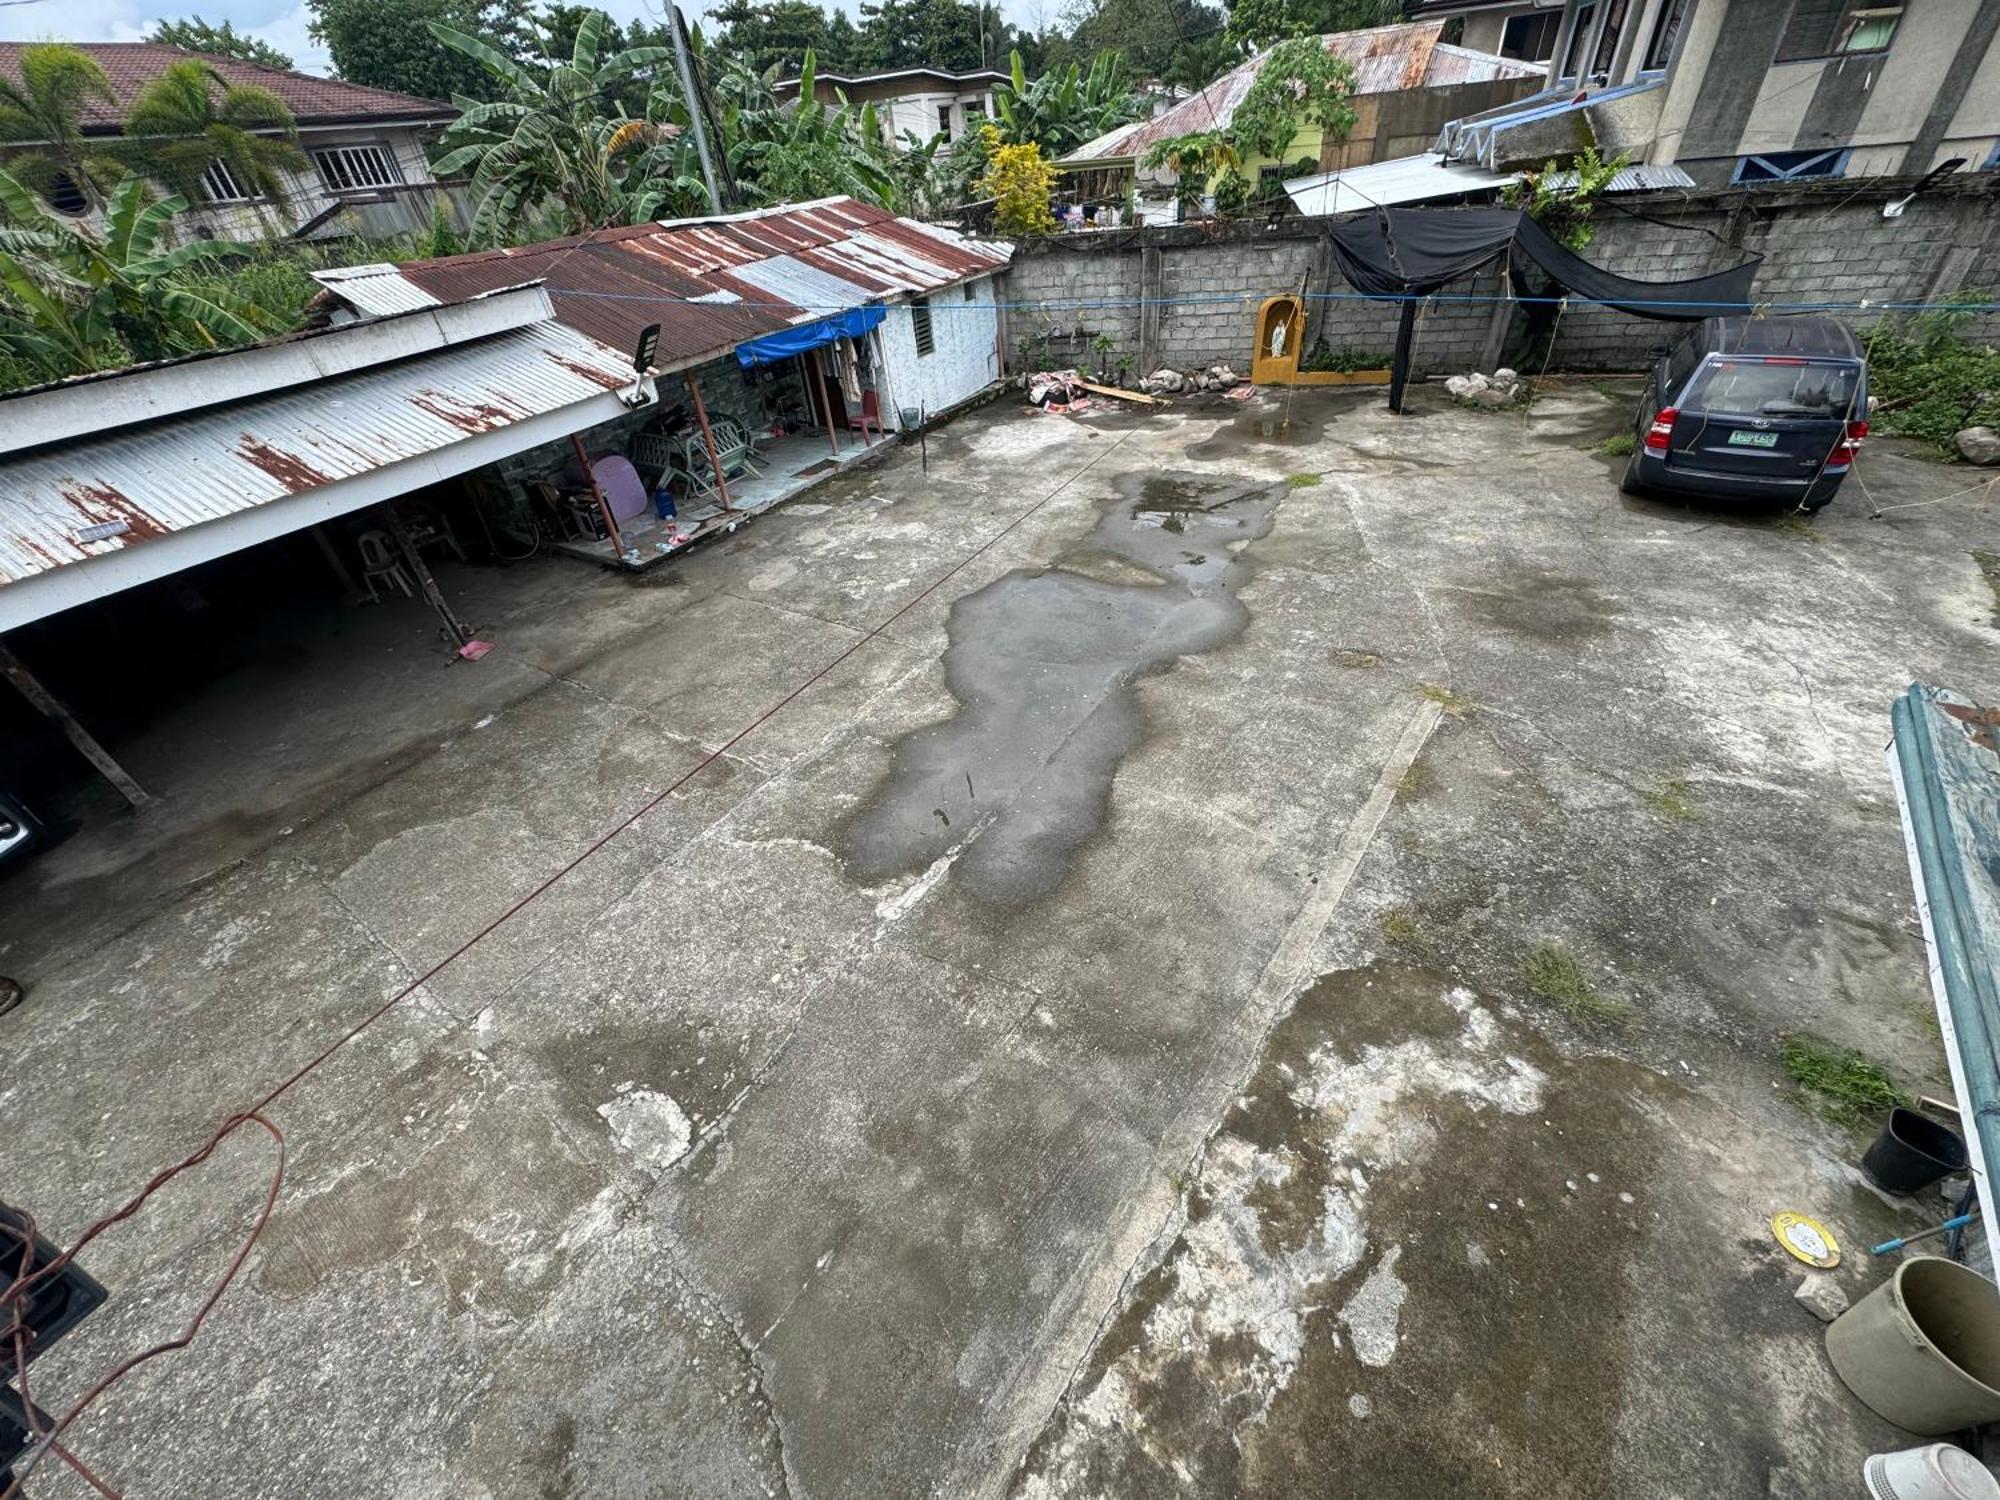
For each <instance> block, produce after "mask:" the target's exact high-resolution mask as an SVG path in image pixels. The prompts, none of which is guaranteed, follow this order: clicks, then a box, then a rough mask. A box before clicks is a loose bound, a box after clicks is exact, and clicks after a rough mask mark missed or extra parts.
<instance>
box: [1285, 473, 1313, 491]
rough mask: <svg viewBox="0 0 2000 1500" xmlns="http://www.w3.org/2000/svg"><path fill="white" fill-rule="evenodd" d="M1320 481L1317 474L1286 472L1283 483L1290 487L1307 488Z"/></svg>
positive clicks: (1296, 488)
mask: <svg viewBox="0 0 2000 1500" xmlns="http://www.w3.org/2000/svg"><path fill="white" fill-rule="evenodd" d="M1319 482H1320V476H1319V475H1317V474H1287V475H1286V476H1285V484H1286V486H1287V487H1288V488H1290V489H1295V490H1309V489H1311V488H1312V487H1313V486H1314V485H1316V484H1318V483H1319Z"/></svg>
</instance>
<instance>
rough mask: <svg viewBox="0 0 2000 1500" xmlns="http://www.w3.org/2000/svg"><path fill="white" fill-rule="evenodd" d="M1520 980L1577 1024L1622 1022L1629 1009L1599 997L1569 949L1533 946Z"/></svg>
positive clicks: (1545, 945)
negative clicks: (1551, 1001)
mask: <svg viewBox="0 0 2000 1500" xmlns="http://www.w3.org/2000/svg"><path fill="white" fill-rule="evenodd" d="M1521 977H1522V978H1523V979H1525V980H1527V982H1528V988H1529V990H1531V991H1532V992H1533V993H1535V994H1537V995H1540V996H1541V997H1542V998H1543V999H1544V1000H1553V1001H1554V1002H1555V1003H1556V1005H1557V1006H1559V1007H1560V1008H1561V1009H1562V1011H1563V1012H1564V1013H1565V1014H1566V1015H1568V1016H1569V1017H1570V1018H1571V1019H1573V1020H1577V1021H1622V1020H1624V1019H1625V1018H1626V1017H1627V1016H1628V1015H1630V1014H1631V1013H1632V1008H1631V1007H1630V1006H1629V1005H1627V1004H1626V1003H1625V1002H1624V1001H1622V1000H1614V999H1613V998H1612V997H1611V996H1609V995H1603V994H1599V993H1598V991H1597V989H1596V987H1595V986H1594V985H1592V984H1591V982H1590V978H1589V976H1588V975H1586V974H1585V973H1584V972H1583V966H1582V965H1581V964H1579V963H1578V962H1577V961H1576V958H1575V955H1573V954H1572V953H1571V952H1570V951H1569V949H1567V948H1565V947H1564V946H1563V945H1562V944H1561V943H1537V944H1535V946H1534V947H1532V948H1530V949H1529V950H1528V956H1527V957H1526V958H1525V959H1523V960H1522V962H1521Z"/></svg>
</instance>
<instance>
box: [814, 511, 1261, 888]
mask: <svg viewBox="0 0 2000 1500" xmlns="http://www.w3.org/2000/svg"><path fill="white" fill-rule="evenodd" d="M1119 492H1120V493H1119V497H1118V498H1117V499H1116V500H1113V501H1110V502H1107V503H1106V504H1105V506H1104V511H1103V515H1102V517H1101V518H1100V519H1099V521H1098V524H1097V527H1096V529H1095V530H1094V531H1093V532H1092V533H1091V535H1090V536H1089V538H1088V539H1087V540H1086V541H1085V542H1083V543H1082V544H1081V546H1080V547H1079V548H1078V549H1077V552H1076V554H1073V556H1074V557H1075V560H1076V561H1077V562H1079V563H1080V564H1081V563H1084V562H1085V561H1086V560H1087V559H1088V560H1091V561H1097V560H1111V561H1114V562H1122V563H1128V564H1131V565H1133V566H1134V567H1136V568H1138V569H1141V570H1143V572H1144V573H1145V574H1147V575H1150V581H1147V582H1133V583H1122V582H1109V581H1106V580H1104V579H1101V578H1095V577H1090V576H1087V575H1086V574H1085V573H1083V572H1079V571H1073V570H1071V569H1069V568H1066V567H1062V566H1057V567H1054V568H1050V569H1047V570H1045V571H1042V572H1035V573H1029V572H1015V573H1009V574H1008V575H1007V576H1006V577H1004V578H1000V579H997V580H995V581H994V582H993V583H991V584H988V585H987V586H986V587H985V588H983V589H980V590H979V591H977V592H976V593H972V594H968V595H966V596H965V597H964V598H962V599H960V600H958V602H957V603H955V604H954V605H953V606H952V609H951V618H950V622H949V625H948V638H949V644H948V645H947V647H946V649H945V656H944V663H945V680H946V682H947V684H948V685H949V686H950V688H951V691H952V695H953V696H954V697H955V698H956V699H957V700H958V703H959V708H958V712H957V713H956V714H955V715H954V716H953V717H952V718H950V719H948V720H946V721H944V722H943V723H939V724H934V725H931V726H929V727H927V728H924V729H921V730H918V731H916V732H915V733H913V734H910V735H908V736H906V737H905V738H904V739H903V740H902V741H901V742H900V743H898V745H897V746H896V750H895V758H894V761H893V763H892V765H891V768H890V771H889V775H888V776H887V777H886V778H885V780H884V781H883V782H882V784H881V785H880V786H879V787H877V789H876V791H875V794H874V795H873V796H872V797H871V798H870V800H869V801H868V803H867V804H866V805H864V806H863V808H862V809H861V811H860V812H859V813H857V814H856V815H855V816H854V817H853V819H851V820H850V822H849V823H848V825H847V827H846V829H845V830H844V832H843V836H842V845H843V847H842V850H841V852H842V855H843V857H844V858H845V859H846V861H847V864H848V868H849V869H850V870H851V871H852V872H853V874H854V876H855V877H856V878H857V879H859V880H862V881H864V882H868V883H874V882H878V881H883V880H887V879H890V878H892V877H895V876H898V875H908V874H914V873H916V872H919V871H923V870H927V869H930V868H932V867H933V866H935V865H937V864H938V863H939V861H943V860H947V859H948V860H950V861H951V867H952V869H953V871H954V873H955V877H956V879H957V880H958V881H959V882H960V883H961V884H962V885H963V886H964V887H965V889H966V890H967V891H969V892H970V893H971V894H972V895H973V896H975V897H977V898H978V899H980V900H982V901H986V902H989V903H993V904H998V905H1010V906H1011V905H1019V904H1021V903H1024V902H1028V901H1032V900H1034V899H1036V898H1037V897H1040V896H1043V895H1046V894H1048V892H1050V891H1052V890H1054V889H1055V887H1056V886H1057V885H1058V884H1060V883H1061V881H1062V878H1063V876H1064V875H1065V874H1066V873H1067V871H1068V869H1069V865H1070V862H1071V860H1072V859H1073V858H1074V857H1075V855H1076V852H1077V851H1078V849H1080V848H1081V847H1082V846H1083V844H1084V843H1085V842H1086V841H1088V840H1089V839H1090V838H1091V837H1092V835H1094V834H1095V833H1096V832H1097V830H1098V828H1099V826H1100V825H1101V824H1102V823H1103V820H1104V814H1105V809H1106V807H1107V805H1108V803H1109V801H1110V794H1111V783H1112V778H1113V777H1114V776H1115V775H1116V774H1117V770H1118V765H1119V762H1120V761H1122V760H1123V759H1124V757H1125V755H1126V754H1127V753H1128V752H1129V751H1131V750H1132V749H1133V748H1134V747H1135V746H1136V745H1137V744H1138V743H1139V742H1140V740H1141V738H1142V737H1143V735H1144V732H1145V726H1144V723H1143V715H1142V714H1141V711H1140V707H1139V700H1138V694H1137V692H1136V690H1135V687H1134V684H1135V683H1136V681H1137V679H1139V678H1140V677H1142V676H1144V675H1146V674H1147V673H1149V672H1156V671H1159V670H1161V669H1163V668H1165V667H1168V666H1170V665H1172V663H1173V662H1175V661H1176V660H1178V659H1179V658H1180V657H1183V656H1189V655H1194V654H1197V653H1200V652H1204V651H1212V650H1214V649H1215V648H1216V647H1218V646H1220V645H1222V644H1224V643H1225V642H1228V641H1230V640H1233V639H1234V638H1235V637H1236V636H1238V635H1239V634H1241V633H1242V631H1243V629H1244V627H1245V626H1246V625H1247V624H1248V623H1249V619H1250V614H1249V611H1248V610H1247V609H1246V608H1245V607H1244V605H1243V603H1242V601H1241V600H1239V599H1238V598H1237V596H1236V595H1237V591H1238V590H1239V589H1240V588H1241V586H1242V585H1243V584H1244V583H1245V582H1246V581H1247V580H1248V578H1249V576H1250V571H1251V565H1250V563H1249V562H1248V560H1247V559H1246V558H1245V557H1244V555H1243V552H1244V549H1245V548H1246V547H1248V546H1249V544H1250V543H1252V542H1254V541H1256V540H1257V539H1258V538H1260V537H1263V536H1265V535H1267V534H1268V533H1269V531H1270V529H1271V524H1272V520H1273V517H1274V515H1275V513H1276V511H1277V508H1278V503H1279V500H1280V498H1281V497H1282V496H1283V494H1284V486H1283V485H1263V484H1257V485H1245V484H1242V483H1241V482H1239V481H1235V480H1231V479H1227V478H1217V477H1216V476H1213V475H1202V474H1184V473H1167V474H1151V475H1136V474H1135V475H1130V476H1126V477H1125V478H1124V479H1121V480H1120V481H1119ZM940 873H941V872H940Z"/></svg>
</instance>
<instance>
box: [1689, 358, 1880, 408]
mask: <svg viewBox="0 0 2000 1500" xmlns="http://www.w3.org/2000/svg"><path fill="white" fill-rule="evenodd" d="M1856 373H1857V371H1856V368H1855V366H1853V365H1851V364H1841V363H1835V362H1833V361H1831V360H1774V359H1742V358H1733V359H1719V360H1715V361H1713V362H1711V363H1709V364H1706V365H1704V366H1702V368H1701V371H1700V373H1699V374H1697V375H1696V376H1695V379H1694V385H1693V386H1692V387H1691V388H1690V389H1689V391H1688V393H1687V395H1686V396H1684V397H1683V398H1682V399H1681V409H1682V410H1684V411H1698V412H1705V413H1709V414H1711V415H1714V414H1718V413H1728V414H1733V415H1738V416H1755V417H1837V416H1844V415H1845V414H1846V412H1847V407H1848V403H1849V402H1851V401H1852V400H1853V399H1854V382H1855V376H1856Z"/></svg>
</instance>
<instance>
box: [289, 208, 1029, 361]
mask: <svg viewBox="0 0 2000 1500" xmlns="http://www.w3.org/2000/svg"><path fill="white" fill-rule="evenodd" d="M1012 253H1013V252H1012V247H1011V246H1009V245H1007V244H1005V243H1002V242H998V241H978V240H969V239H966V238H964V237H963V236H961V235H958V234H955V233H953V232H952V231H951V230H948V229H941V228H939V227H937V226H935V225H930V224H919V223H917V222H915V221H914V220H910V219H899V218H897V217H896V216H895V215H894V214H892V213H889V212H888V211H887V210H885V209H880V208H874V207H871V206H869V205H868V204H866V203H861V202H858V201H857V200H855V199H853V198H824V199H820V200H818V201H816V202H812V203H797V204H787V205H785V206H784V207H781V208H767V209H757V210H754V211H752V212H749V213H741V214H727V215H723V216H721V217H719V218H706V219H674V220H669V221H665V222H662V223H658V224H635V225H631V226H628V227H626V228H621V229H607V230H604V231H602V232H600V233H598V234H594V235H590V236H586V237H583V238H579V239H568V240H552V241H549V242H548V243H546V244H541V245H526V246H523V247H521V248H519V249H512V250H489V251H481V252H478V253H475V254H471V255H454V256H450V257H448V258H446V259H443V260H430V261H408V262H405V263H404V264H403V265H401V266H396V267H387V268H383V271H384V273H385V274H374V273H375V270H376V268H373V267H361V268H356V269H355V270H351V271H348V272H337V271H335V272H318V273H315V279H316V280H318V281H319V282H320V283H321V285H323V286H325V287H327V288H328V289H329V290H330V291H333V292H335V293H337V294H338V295H340V296H342V297H344V298H346V299H347V300H348V301H350V302H351V303H353V304H354V306H356V307H357V308H359V309H360V310H361V311H363V312H367V313H374V312H378V311H386V310H389V309H390V308H391V307H396V306H401V305H405V302H406V299H407V298H408V297H409V296H410V295H411V293H410V290H409V289H410V288H412V287H414V288H416V289H417V291H418V292H419V293H421V294H423V295H426V296H430V297H434V298H436V299H438V300H440V301H445V302H453V301H457V300H459V299H461V298H463V297H467V296H470V295H472V294H473V293H475V292H484V291H491V290H493V289H494V288H495V287H501V286H512V285H514V284H516V283H518V282H522V281H531V280H543V281H546V282H547V284H548V289H549V294H550V296H551V297H552V298H553V299H554V301H555V309H556V316H557V317H559V318H561V319H562V320H563V321H564V322H565V323H567V324H569V325H570V327H572V328H575V329H577V330H578V331H579V332H582V333H586V334H589V335H590V336H591V337H592V338H594V339H597V340H599V341H600V342H602V343H605V344H609V345H610V346H611V347H612V348H614V349H630V348H633V347H635V346H636V344H637V341H638V337H639V333H640V330H642V329H643V328H645V326H646V325H647V324H649V323H658V324H659V325H660V344H659V352H658V354H657V355H656V357H655V358H656V362H657V363H658V365H659V367H660V368H661V369H663V370H675V369H681V368H684V367H685V366H688V365H695V364H700V363H702V362H703V361H704V360H708V359H714V358H716V357H717V356H719V355H723V354H726V353H728V352H729V351H730V350H731V349H734V348H735V347H736V346H737V345H738V344H740V343H743V342H745V341H746V340H748V339H754V338H757V337H759V336H761V335H763V334H766V333H775V332H777V331H778V330H779V329H781V328H789V327H791V326H792V325H793V324H795V323H801V322H805V321H808V320H809V319H811V318H813V317H818V316H822V315H824V314H826V313H829V312H836V311H840V310H842V309H845V308H849V307H858V306H860V305H861V304H862V303H864V302H868V301H876V300H887V299H891V298H894V297H898V296H903V295H906V294H909V293H921V292H929V291H937V290H940V289H942V288H944V287H948V286H952V285H955V284H956V283H958V282H961V281H965V280H967V279H969V278H971V277H974V276H985V275H990V274H991V273H992V272H994V271H997V270H1000V269H1001V268H1002V267H1004V266H1005V265H1006V264H1007V261H1008V259H1009V258H1010V256H1011V255H1012ZM362 272H366V273H368V274H360V273H362ZM718 293H733V294H735V296H736V297H737V298H739V299H741V300H740V301H737V302H734V303H730V302H726V301H722V300H719V299H718V298H717V294H718Z"/></svg>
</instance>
